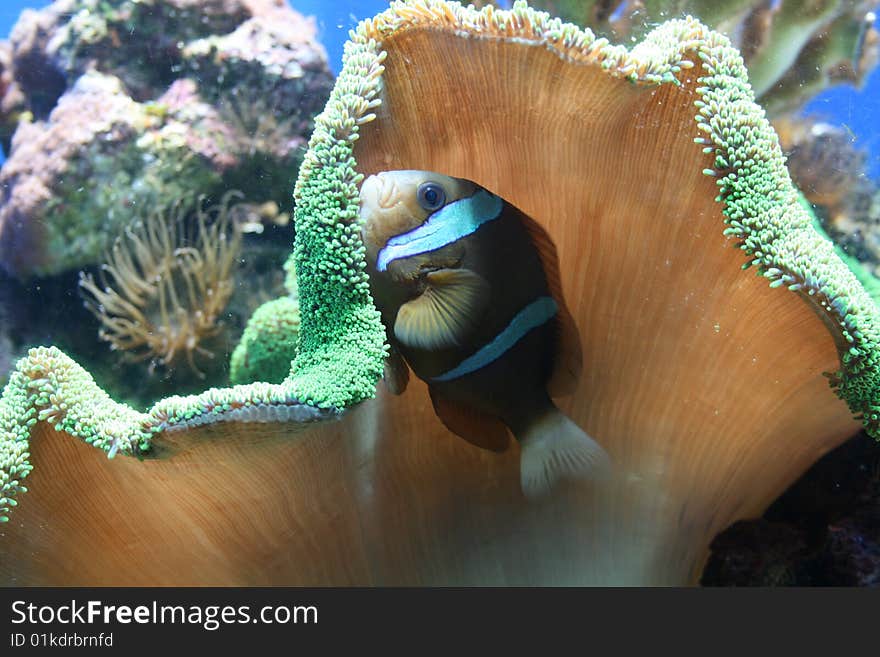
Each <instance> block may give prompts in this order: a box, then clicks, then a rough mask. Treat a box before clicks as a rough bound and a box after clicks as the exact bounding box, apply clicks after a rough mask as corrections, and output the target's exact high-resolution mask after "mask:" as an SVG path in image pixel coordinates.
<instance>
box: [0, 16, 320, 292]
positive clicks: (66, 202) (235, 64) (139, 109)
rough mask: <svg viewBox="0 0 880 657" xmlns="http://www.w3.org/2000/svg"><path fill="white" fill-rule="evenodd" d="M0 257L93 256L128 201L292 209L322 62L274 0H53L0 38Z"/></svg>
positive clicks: (59, 264)
mask: <svg viewBox="0 0 880 657" xmlns="http://www.w3.org/2000/svg"><path fill="white" fill-rule="evenodd" d="M4 52H5V53H6V56H5V57H4V56H2V55H0V68H2V71H0V78H2V79H3V80H5V81H6V83H5V84H4V85H3V87H2V89H3V91H4V92H5V93H4V95H3V98H2V99H0V107H2V110H3V112H2V116H0V125H3V126H5V131H6V132H7V133H8V132H9V131H10V128H11V127H12V126H13V125H14V126H15V130H14V132H12V135H11V142H10V144H9V146H10V150H9V153H8V156H9V157H8V160H7V162H6V163H5V164H4V166H3V168H2V170H0V190H2V192H0V265H2V267H3V268H4V269H6V270H7V271H8V272H10V273H12V274H13V275H15V276H16V277H19V278H28V277H33V276H45V275H49V274H56V273H59V272H62V271H65V270H68V269H72V268H80V267H84V266H89V265H94V264H96V263H98V262H100V261H101V257H102V254H103V252H104V251H105V250H106V248H107V247H108V245H109V244H110V242H111V241H112V239H113V238H114V237H115V236H116V235H118V234H119V233H120V231H121V228H122V227H124V226H125V225H126V224H127V223H128V221H129V219H130V217H131V215H132V213H133V210H135V209H139V208H148V209H152V208H155V207H157V206H158V207H164V206H167V205H170V204H171V203H172V202H173V201H175V200H177V199H179V198H181V197H182V196H184V195H185V194H193V193H195V194H206V195H208V196H209V197H216V198H219V196H221V195H222V193H223V192H224V191H226V190H227V189H230V188H237V189H240V190H242V191H243V192H244V193H245V195H246V197H247V199H248V200H250V201H254V202H265V201H270V200H271V201H275V202H276V203H278V204H279V205H281V206H282V207H283V208H286V209H287V210H289V209H290V189H289V181H290V179H291V172H295V170H296V167H297V166H298V162H299V159H300V157H301V155H302V150H303V147H304V145H305V140H306V137H307V136H308V134H309V133H310V131H311V128H312V117H313V116H314V114H315V113H316V112H317V111H318V110H319V109H320V108H321V107H322V106H323V104H324V102H325V101H326V98H327V95H328V93H329V90H330V86H331V84H332V82H333V77H332V75H331V73H330V72H329V70H328V68H327V63H326V56H325V54H324V50H323V48H322V47H321V46H320V45H319V44H318V43H317V42H316V41H315V29H314V26H313V25H312V24H311V23H310V22H309V21H307V20H306V19H304V18H303V17H301V16H300V15H299V14H297V13H296V12H294V11H293V10H292V9H290V8H289V7H288V6H287V4H286V3H277V2H275V1H274V0H198V1H196V0H139V1H134V0H101V1H98V0H58V1H57V2H55V3H54V4H52V5H51V6H49V7H47V8H46V9H43V10H41V11H25V12H24V13H23V14H22V16H21V19H20V20H19V22H18V23H17V24H16V26H15V28H14V29H13V31H12V35H11V38H10V41H9V42H8V43H7V44H4V45H2V46H0V53H4Z"/></svg>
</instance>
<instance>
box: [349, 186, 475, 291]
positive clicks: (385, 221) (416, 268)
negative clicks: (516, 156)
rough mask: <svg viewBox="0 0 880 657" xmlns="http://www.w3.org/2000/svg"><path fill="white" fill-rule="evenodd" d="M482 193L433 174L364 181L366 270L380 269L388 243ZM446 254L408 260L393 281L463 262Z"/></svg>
mask: <svg viewBox="0 0 880 657" xmlns="http://www.w3.org/2000/svg"><path fill="white" fill-rule="evenodd" d="M478 189H479V187H478V186H477V185H476V184H475V183H472V182H470V181H468V180H462V179H460V178H452V177H450V176H445V175H443V174H440V173H434V172H431V171H416V170H401V171H384V172H382V173H377V174H375V175H372V176H370V177H369V178H367V179H366V180H364V182H363V184H362V185H361V190H360V208H361V209H360V225H361V236H362V238H363V240H364V246H365V247H366V255H367V262H368V264H369V265H370V266H371V268H373V267H376V265H377V258H378V256H379V252H380V251H381V250H382V249H383V248H384V247H385V246H386V245H387V244H388V241H389V240H391V239H392V238H394V237H396V236H399V235H402V234H405V233H407V232H409V231H412V230H413V229H415V228H417V227H419V226H421V225H422V224H423V223H425V222H426V221H427V220H428V218H429V217H430V216H431V215H433V214H434V213H435V212H438V211H439V210H441V209H442V208H444V207H445V206H447V205H449V204H450V203H453V202H455V201H458V200H460V199H462V198H467V197H469V196H473V194H474V193H475V192H476V191H477V190H478ZM455 250H456V249H452V251H455ZM458 250H460V249H458ZM448 251H449V250H448V249H439V250H437V251H434V252H432V253H427V254H419V255H418V256H415V257H411V258H407V260H408V262H404V261H395V262H393V263H391V264H392V265H393V266H394V270H396V271H395V273H396V276H395V278H401V279H408V278H411V277H414V276H416V275H417V274H419V273H420V272H422V271H424V270H430V269H436V268H440V267H446V266H450V264H451V262H450V261H452V260H455V259H456V258H460V254H458V255H457V256H456V255H454V254H451V253H449V252H448ZM379 269H381V270H384V267H379ZM390 269H392V268H391V267H389V270H390Z"/></svg>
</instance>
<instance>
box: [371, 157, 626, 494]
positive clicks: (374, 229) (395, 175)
mask: <svg viewBox="0 0 880 657" xmlns="http://www.w3.org/2000/svg"><path fill="white" fill-rule="evenodd" d="M360 227H361V236H362V238H363V242H364V246H365V247H366V256H367V272H368V274H369V277H370V287H371V292H372V294H373V298H374V300H375V302H376V305H377V307H378V309H379V311H380V313H381V315H382V321H383V323H384V325H385V326H386V328H387V330H388V342H389V344H390V345H391V355H390V356H389V358H388V361H387V362H386V368H385V370H386V371H385V381H386V383H387V384H388V386H389V388H391V390H392V391H393V392H395V393H396V394H399V393H401V392H402V391H403V389H404V388H405V387H406V383H407V381H408V377H409V373H408V369H407V365H408V366H409V369H412V371H413V372H414V373H415V374H416V376H418V377H419V378H420V379H422V380H423V381H425V382H426V383H427V384H428V389H429V391H430V395H431V400H432V402H433V404H434V410H435V411H436V413H437V415H438V417H439V418H440V419H441V421H442V422H443V423H444V424H445V425H446V426H447V427H448V428H449V429H450V430H451V431H452V432H453V433H456V434H458V435H459V436H461V437H463V438H464V439H465V440H468V441H469V442H471V443H473V444H475V445H478V446H479V447H483V448H486V449H491V450H494V451H502V450H504V449H506V448H507V446H508V443H509V438H508V430H509V431H510V432H511V433H512V434H513V435H514V437H515V438H516V439H517V441H518V442H519V443H520V446H521V456H520V480H521V485H522V490H523V492H524V493H525V494H526V496H528V497H535V496H539V495H541V494H543V493H545V492H547V491H548V490H549V489H551V488H552V486H553V485H554V484H555V483H556V482H557V481H558V480H560V479H564V478H575V479H578V478H594V477H599V476H600V475H602V474H604V472H605V471H607V469H608V465H609V460H608V456H607V454H606V453H605V451H604V450H603V449H602V448H601V447H600V446H599V444H598V443H597V442H596V441H595V440H593V439H592V438H590V436H588V435H587V434H586V433H585V432H584V431H583V430H582V429H581V428H580V427H579V426H577V425H576V424H575V423H574V422H573V421H572V420H571V419H569V418H568V417H567V416H566V415H564V414H563V413H562V412H561V411H560V410H559V409H558V408H557V407H556V405H555V404H554V403H553V401H552V400H551V398H550V395H549V393H548V385H550V384H551V382H552V381H556V384H555V387H556V388H557V389H558V388H559V385H558V384H559V382H561V383H562V384H563V385H564V384H566V383H567V384H569V387H570V384H571V383H572V382H573V381H574V380H575V379H576V377H577V375H578V373H579V372H580V364H581V363H580V359H581V356H580V349H579V343H578V342H577V337H576V336H577V333H576V331H575V330H574V329H573V322H571V318H570V315H568V313H567V311H566V310H565V307H564V304H563V302H562V298H561V291H560V289H559V283H558V280H559V277H558V269H557V265H556V257H555V249H554V247H553V245H552V242H551V241H550V238H549V237H548V236H547V234H546V233H545V232H544V231H543V230H542V229H541V228H540V227H539V226H538V225H537V224H536V223H535V222H534V221H533V220H532V219H531V218H530V217H528V216H527V215H525V214H524V213H522V212H521V211H520V210H518V209H517V208H515V207H514V206H513V205H511V204H509V203H507V202H506V201H504V199H502V198H500V197H499V196H496V195H494V194H492V193H491V192H489V191H487V190H486V189H484V188H482V187H480V186H479V185H477V184H475V183H473V182H470V181H468V180H463V179H460V178H450V177H449V176H444V175H441V174H437V173H432V172H428V171H386V172H383V173H379V174H376V175H373V176H370V177H369V178H367V179H366V180H364V182H363V184H362V186H361V190H360ZM566 352H568V353H566Z"/></svg>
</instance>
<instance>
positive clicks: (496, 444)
mask: <svg viewBox="0 0 880 657" xmlns="http://www.w3.org/2000/svg"><path fill="white" fill-rule="evenodd" d="M428 391H429V392H430V393H431V402H432V403H433V404H434V412H435V413H437V417H439V418H440V421H441V422H443V424H444V425H445V426H446V428H447V429H449V430H450V431H451V432H452V433H454V434H455V435H456V436H460V437H461V438H464V439H465V440H466V441H468V442H469V443H470V444H471V445H475V446H477V447H479V448H480V449H488V450H489V451H492V452H503V451H504V450H506V449H507V447H508V445H509V444H510V435H509V434H508V432H507V427H505V426H504V423H503V422H501V420H499V419H498V418H496V417H493V416H491V415H487V414H486V413H480V412H479V411H476V410H474V409H472V408H470V407H469V406H466V405H465V404H462V403H459V402H454V401H451V400H449V399H447V398H446V397H444V396H443V395H441V394H439V393H438V392H437V391H436V390H434V388H432V387H429V388H428Z"/></svg>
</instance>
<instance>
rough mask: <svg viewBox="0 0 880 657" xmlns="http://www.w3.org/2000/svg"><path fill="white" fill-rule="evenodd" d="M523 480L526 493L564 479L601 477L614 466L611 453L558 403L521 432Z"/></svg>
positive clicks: (530, 494) (531, 494)
mask: <svg viewBox="0 0 880 657" xmlns="http://www.w3.org/2000/svg"><path fill="white" fill-rule="evenodd" d="M517 438H518V439H519V442H520V445H521V449H522V452H521V455H520V483H521V485H522V490H523V493H524V494H525V495H526V497H529V498H536V497H540V496H541V495H545V494H546V493H548V492H549V491H550V490H551V489H552V488H553V486H554V485H555V484H556V483H557V482H558V481H560V480H563V479H601V478H604V477H605V476H607V474H608V471H609V470H610V469H611V461H610V459H609V458H608V454H607V453H606V452H605V450H604V449H602V447H601V446H600V445H599V443H597V442H596V441H595V440H593V439H592V438H590V437H589V436H588V435H587V434H586V433H585V432H584V431H583V430H582V429H581V428H580V427H579V426H578V425H576V424H575V423H574V422H572V421H571V420H570V419H569V418H568V417H567V416H565V415H563V414H562V413H561V412H560V411H559V409H557V408H556V407H555V406H554V407H553V409H552V411H550V412H548V413H546V414H544V415H542V416H541V417H540V419H538V420H537V421H536V422H534V423H533V424H532V425H530V426H529V427H528V429H527V430H526V431H525V432H524V434H523V435H522V436H517Z"/></svg>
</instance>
